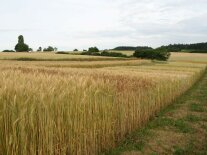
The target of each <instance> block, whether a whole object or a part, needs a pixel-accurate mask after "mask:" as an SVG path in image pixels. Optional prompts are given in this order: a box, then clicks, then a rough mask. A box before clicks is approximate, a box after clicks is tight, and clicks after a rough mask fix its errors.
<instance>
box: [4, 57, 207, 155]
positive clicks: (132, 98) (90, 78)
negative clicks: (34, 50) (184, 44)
mask: <svg viewBox="0 0 207 155" xmlns="http://www.w3.org/2000/svg"><path fill="white" fill-rule="evenodd" d="M79 63H80V62H73V63H70V62H62V63H59V65H58V63H55V64H53V63H52V62H41V63H37V62H16V61H2V62H0V79H1V80H0V154H4V155H16V154H21V155H28V154H39V155H47V154H48V155H50V154H60V155H62V154H77V155H82V154H84V155H93V154H98V153H100V152H104V151H105V150H108V149H110V148H112V147H114V146H115V145H116V144H117V143H118V142H119V141H120V140H122V139H123V138H124V137H125V136H126V134H128V133H130V132H132V131H133V130H135V129H137V128H138V127H140V126H142V125H143V124H145V123H146V122H147V121H148V120H149V119H150V118H151V117H153V116H154V115H155V113H156V112H158V111H159V110H160V109H162V108H164V107H165V106H167V105H169V104H170V103H172V101H173V100H175V99H176V98H177V97H178V96H179V95H181V94H182V93H184V92H185V91H186V90H187V89H189V88H190V87H191V86H192V85H193V84H194V83H195V82H196V81H197V80H198V79H199V78H200V76H201V75H202V74H203V72H204V71H205V68H206V65H204V64H196V65H195V64H191V63H175V62H170V63H166V64H156V63H146V62H145V61H143V63H140V60H139V63H138V62H137V61H136V62H133V61H132V62H128V64H127V63H125V62H124V63H123V62H117V63H115V62H111V63H109V62H107V63H108V64H107V63H105V65H104V63H103V62H102V63H103V64H102V63H101V62H100V64H101V65H102V66H101V67H102V68H100V66H99V65H100V64H98V63H95V64H94V62H91V63H90V62H83V64H79ZM84 63H85V64H84ZM109 64H110V65H109ZM81 65H82V66H83V68H80V67H81ZM84 65H86V66H87V65H88V66H90V68H93V69H90V68H84ZM93 65H95V66H96V65H98V66H99V67H91V66H93ZM71 66H72V68H71ZM74 66H75V67H77V66H79V67H77V68H73V67H74Z"/></svg>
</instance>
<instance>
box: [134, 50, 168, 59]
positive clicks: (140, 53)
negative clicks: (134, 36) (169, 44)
mask: <svg viewBox="0 0 207 155" xmlns="http://www.w3.org/2000/svg"><path fill="white" fill-rule="evenodd" d="M133 56H134V57H137V58H142V59H152V60H160V61H167V60H168V59H169V57H170V52H167V50H166V49H163V48H157V49H147V50H136V51H135V52H134V54H133Z"/></svg>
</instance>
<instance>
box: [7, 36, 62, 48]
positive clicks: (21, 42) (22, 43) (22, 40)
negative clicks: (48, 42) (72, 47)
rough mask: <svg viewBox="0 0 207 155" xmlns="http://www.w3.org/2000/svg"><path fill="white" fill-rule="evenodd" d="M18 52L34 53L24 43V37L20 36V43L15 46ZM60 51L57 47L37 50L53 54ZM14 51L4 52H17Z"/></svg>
mask: <svg viewBox="0 0 207 155" xmlns="http://www.w3.org/2000/svg"><path fill="white" fill-rule="evenodd" d="M14 49H15V51H16V52H32V51H33V49H32V48H30V47H29V45H27V44H26V43H25V42H24V37H23V35H20V36H19V37H18V43H17V44H16V45H15V47H14ZM57 50H58V49H57V48H56V47H52V46H48V47H47V48H42V47H39V48H38V49H37V51H38V52H42V51H43V52H52V51H57ZM15 51H14V50H4V51H3V52H15Z"/></svg>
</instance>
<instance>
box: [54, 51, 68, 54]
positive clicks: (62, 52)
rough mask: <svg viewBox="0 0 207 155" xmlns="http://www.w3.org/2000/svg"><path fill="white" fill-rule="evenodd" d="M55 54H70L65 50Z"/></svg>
mask: <svg viewBox="0 0 207 155" xmlns="http://www.w3.org/2000/svg"><path fill="white" fill-rule="evenodd" d="M55 54H69V53H68V52H64V51H59V52H56V53H55Z"/></svg>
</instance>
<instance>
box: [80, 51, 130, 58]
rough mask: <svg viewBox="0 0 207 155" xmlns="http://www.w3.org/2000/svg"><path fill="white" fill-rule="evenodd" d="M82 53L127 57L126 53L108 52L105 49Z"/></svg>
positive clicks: (83, 53)
mask: <svg viewBox="0 0 207 155" xmlns="http://www.w3.org/2000/svg"><path fill="white" fill-rule="evenodd" d="M81 55H93V56H107V57H127V56H126V55H125V54H122V53H117V52H108V51H106V50H104V51H103V52H101V53H99V52H89V51H87V52H82V53H81Z"/></svg>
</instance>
